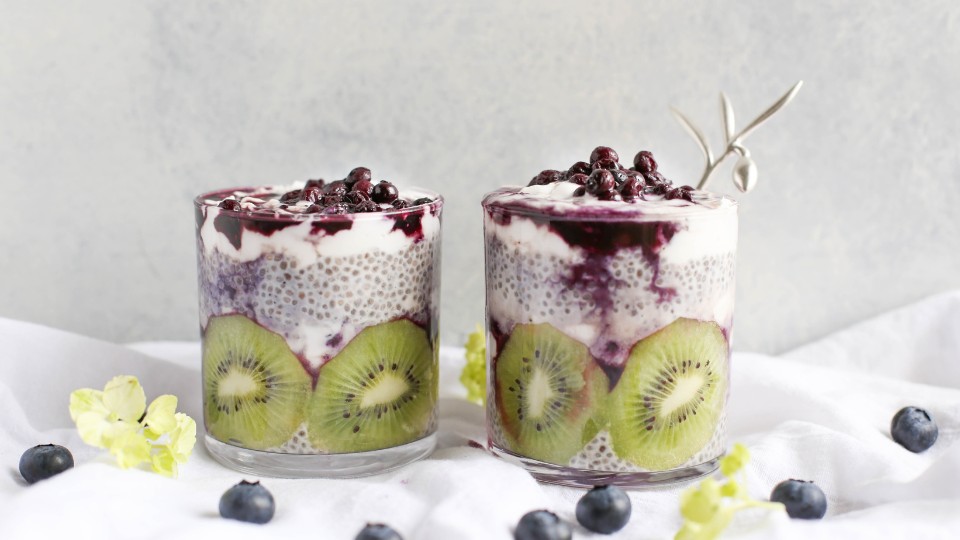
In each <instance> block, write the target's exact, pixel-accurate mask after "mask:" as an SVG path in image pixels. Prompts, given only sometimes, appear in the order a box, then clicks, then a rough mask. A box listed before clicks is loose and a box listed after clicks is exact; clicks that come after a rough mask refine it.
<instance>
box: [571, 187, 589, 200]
mask: <svg viewBox="0 0 960 540" xmlns="http://www.w3.org/2000/svg"><path fill="white" fill-rule="evenodd" d="M586 194H587V188H585V187H583V186H580V187H578V188H577V189H575V190H573V196H574V197H583V196H584V195H586Z"/></svg>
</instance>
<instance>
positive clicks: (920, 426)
mask: <svg viewBox="0 0 960 540" xmlns="http://www.w3.org/2000/svg"><path fill="white" fill-rule="evenodd" d="M939 434H940V430H939V429H937V423H936V422H934V421H933V418H931V417H930V413H928V412H927V411H925V410H923V409H921V408H919V407H904V408H902V409H900V410H899V411H897V414H895V415H893V421H891V422H890V435H891V436H892V437H893V440H894V441H896V442H897V443H898V444H900V446H902V447H904V448H906V449H907V450H909V451H911V452H913V453H915V454H916V453H919V452H923V451H924V450H926V449H927V448H930V447H931V446H933V443H935V442H937V436H938V435H939Z"/></svg>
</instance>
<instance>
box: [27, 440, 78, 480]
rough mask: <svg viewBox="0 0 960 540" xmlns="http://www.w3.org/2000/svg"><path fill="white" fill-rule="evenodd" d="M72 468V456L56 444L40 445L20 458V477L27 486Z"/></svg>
mask: <svg viewBox="0 0 960 540" xmlns="http://www.w3.org/2000/svg"><path fill="white" fill-rule="evenodd" d="M72 468H73V455H72V454H71V453H70V451H69V450H67V449H66V448H64V447H62V446H59V445H56V444H41V445H39V446H34V447H33V448H31V449H29V450H27V451H26V452H24V453H23V455H22V456H20V476H23V479H24V480H26V481H27V483H28V484H33V483H35V482H39V481H40V480H46V479H47V478H50V477H51V476H55V475H58V474H60V473H62V472H63V471H65V470H67V469H72Z"/></svg>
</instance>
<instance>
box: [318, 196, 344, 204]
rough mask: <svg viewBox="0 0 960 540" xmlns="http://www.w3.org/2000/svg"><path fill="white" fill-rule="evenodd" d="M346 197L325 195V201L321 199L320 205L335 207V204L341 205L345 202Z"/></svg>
mask: <svg viewBox="0 0 960 540" xmlns="http://www.w3.org/2000/svg"><path fill="white" fill-rule="evenodd" d="M344 196H345V195H343V196H341V195H336V194H332V195H324V196H323V199H320V204H322V205H323V206H333V205H335V204H340V203H342V202H343V197H344Z"/></svg>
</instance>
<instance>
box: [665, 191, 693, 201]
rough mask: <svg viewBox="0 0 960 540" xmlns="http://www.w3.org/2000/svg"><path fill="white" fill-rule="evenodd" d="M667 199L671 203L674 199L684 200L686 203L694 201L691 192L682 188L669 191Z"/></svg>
mask: <svg viewBox="0 0 960 540" xmlns="http://www.w3.org/2000/svg"><path fill="white" fill-rule="evenodd" d="M666 199H667V200H668V201H671V200H673V199H683V200H685V201H693V197H691V196H690V192H689V191H686V190H683V189H680V188H674V189H668V190H667V193H666Z"/></svg>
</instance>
